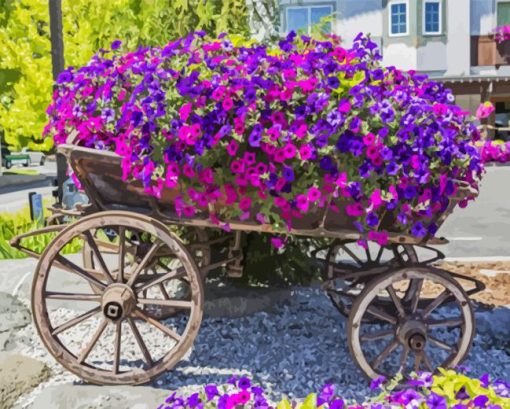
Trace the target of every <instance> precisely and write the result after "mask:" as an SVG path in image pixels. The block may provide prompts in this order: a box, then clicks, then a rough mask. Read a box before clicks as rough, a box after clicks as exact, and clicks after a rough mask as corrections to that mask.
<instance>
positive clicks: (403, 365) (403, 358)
mask: <svg viewBox="0 0 510 409" xmlns="http://www.w3.org/2000/svg"><path fill="white" fill-rule="evenodd" d="M408 356H409V348H408V347H407V346H405V345H403V350H402V354H401V355H400V366H399V368H398V372H399V373H404V371H405V370H406V367H407V357H408Z"/></svg>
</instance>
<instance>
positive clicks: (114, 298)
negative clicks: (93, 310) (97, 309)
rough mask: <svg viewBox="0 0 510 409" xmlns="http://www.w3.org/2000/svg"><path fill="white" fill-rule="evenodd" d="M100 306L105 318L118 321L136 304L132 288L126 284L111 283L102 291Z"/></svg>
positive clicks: (127, 314)
mask: <svg viewBox="0 0 510 409" xmlns="http://www.w3.org/2000/svg"><path fill="white" fill-rule="evenodd" d="M101 306H102V309H103V314H104V316H105V317H106V318H108V319H110V320H112V321H118V320H120V319H124V318H126V317H128V316H129V315H130V314H131V312H132V311H133V310H134V308H135V306H136V297H135V294H134V292H133V290H132V289H131V288H130V287H129V286H127V285H126V284H121V283H115V284H111V285H109V286H108V287H107V288H106V290H105V292H104V293H103V298H102V301H101Z"/></svg>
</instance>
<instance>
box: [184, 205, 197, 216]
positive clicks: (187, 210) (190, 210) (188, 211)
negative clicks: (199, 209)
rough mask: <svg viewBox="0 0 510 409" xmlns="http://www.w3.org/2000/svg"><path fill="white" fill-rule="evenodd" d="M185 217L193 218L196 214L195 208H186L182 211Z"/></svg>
mask: <svg viewBox="0 0 510 409" xmlns="http://www.w3.org/2000/svg"><path fill="white" fill-rule="evenodd" d="M182 211H183V213H184V216H185V217H193V216H194V215H195V213H196V210H195V207H194V206H184V208H183V209H182Z"/></svg>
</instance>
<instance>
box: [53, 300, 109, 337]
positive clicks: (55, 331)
mask: <svg viewBox="0 0 510 409" xmlns="http://www.w3.org/2000/svg"><path fill="white" fill-rule="evenodd" d="M99 311H101V307H96V308H94V309H92V310H90V311H87V312H85V313H83V314H81V315H78V316H77V317H76V318H73V319H72V320H69V321H67V322H66V323H64V324H61V325H59V326H58V327H57V328H54V329H53V331H52V332H51V335H53V336H55V335H58V334H60V333H61V332H64V331H65V330H67V329H69V328H71V327H74V326H75V325H78V324H79V323H80V322H82V321H85V320H86V319H87V318H90V317H92V316H93V315H95V314H97V313H98V312H99Z"/></svg>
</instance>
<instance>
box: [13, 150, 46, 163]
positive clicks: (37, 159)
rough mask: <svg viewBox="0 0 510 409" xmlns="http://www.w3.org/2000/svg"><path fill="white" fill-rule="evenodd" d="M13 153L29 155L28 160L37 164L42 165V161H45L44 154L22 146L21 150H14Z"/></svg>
mask: <svg viewBox="0 0 510 409" xmlns="http://www.w3.org/2000/svg"><path fill="white" fill-rule="evenodd" d="M15 154H24V155H28V156H29V157H30V162H31V163H34V164H38V165H41V166H43V165H44V162H46V155H45V154H44V153H42V152H37V151H31V150H29V149H28V148H23V149H22V150H21V152H16V153H15Z"/></svg>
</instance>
